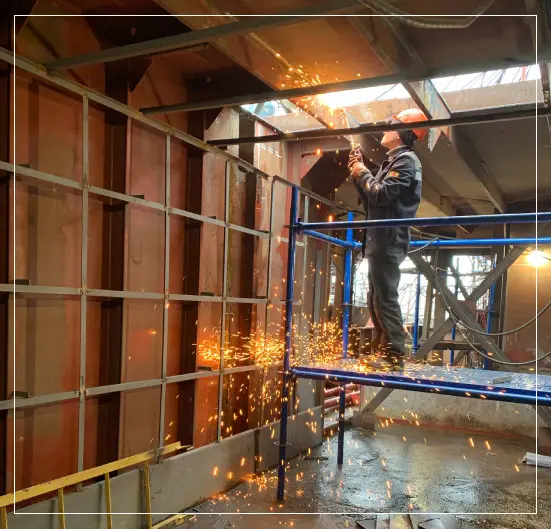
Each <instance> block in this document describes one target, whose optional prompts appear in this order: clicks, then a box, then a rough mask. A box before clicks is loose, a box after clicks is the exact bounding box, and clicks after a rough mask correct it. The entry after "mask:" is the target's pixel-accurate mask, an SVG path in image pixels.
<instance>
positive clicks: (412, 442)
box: [194, 424, 551, 529]
mask: <svg viewBox="0 0 551 529" xmlns="http://www.w3.org/2000/svg"><path fill="white" fill-rule="evenodd" d="M527 451H530V452H535V451H536V450H535V442H534V441H533V440H531V439H528V438H506V437H498V436H492V437H490V436H488V435H476V434H473V433H466V432H462V431H456V430H454V431H445V430H441V429H433V428H418V427H413V426H405V425H396V424H394V425H390V426H389V427H388V428H382V429H379V430H378V431H377V432H376V433H375V434H373V433H372V432H367V431H365V430H362V429H359V428H349V429H348V430H347V432H346V436H345V457H344V461H345V464H344V465H343V467H342V469H339V468H338V467H337V464H336V453H337V438H336V436H333V437H331V438H329V439H328V440H326V441H325V442H324V443H323V444H322V445H321V446H319V447H317V448H315V449H312V450H311V452H310V453H309V454H304V455H303V456H301V457H299V458H296V459H294V460H292V461H291V462H290V464H289V470H288V472H287V478H288V481H287V485H286V501H285V502H284V503H283V502H277V500H276V499H275V498H276V486H277V478H276V473H275V471H271V472H268V473H265V474H263V475H262V476H257V477H253V478H251V480H250V481H248V482H245V483H242V484H240V485H238V486H237V487H235V488H234V489H232V490H231V491H229V492H227V493H226V494H222V495H219V496H218V497H216V498H213V499H211V500H209V501H207V502H205V503H203V504H201V505H200V506H198V507H196V509H194V510H195V512H197V513H198V516H197V521H196V522H195V524H194V525H195V526H196V527H197V528H198V529H203V528H205V529H206V528H210V527H215V524H216V523H218V524H219V525H220V527H221V528H222V529H226V527H230V526H229V525H227V524H228V523H231V524H232V525H231V526H232V527H234V528H236V529H249V528H256V527H258V528H264V527H265V528H271V527H274V528H277V527H297V528H305V529H306V528H313V529H333V528H335V529H340V528H344V527H356V523H355V522H356V520H359V519H362V513H364V514H365V513H396V514H395V515H394V516H392V517H391V519H390V529H402V528H407V529H411V528H413V529H417V527H416V525H415V523H413V525H412V520H411V518H410V516H408V515H407V514H406V515H405V516H403V515H404V514H405V513H416V512H417V513H420V512H423V513H427V512H430V513H454V516H443V517H441V519H442V522H443V524H444V527H445V528H446V529H474V528H477V529H485V528H488V529H498V528H499V529H550V528H551V469H544V468H538V469H537V474H538V490H537V492H538V506H537V507H538V514H537V515H528V514H520V513H533V512H535V510H536V468H535V467H528V466H526V465H524V464H523V463H522V458H523V456H524V454H525V453H526V452H527ZM209 513H248V514H234V515H231V516H229V517H228V518H227V519H226V518H224V517H221V516H220V515H209ZM260 513H265V514H260ZM272 513H273V514H272ZM302 513H304V514H302ZM306 513H328V514H325V515H319V514H315V515H307V514H306ZM329 513H338V514H329ZM455 513H461V514H455ZM470 513H491V514H470ZM493 513H518V514H493ZM400 514H401V515H402V516H399V515H400ZM364 517H367V516H364ZM385 520H386V521H387V522H388V520H387V517H385V516H379V520H378V525H377V529H379V527H380V528H381V529H383V528H384V529H386V528H388V527H389V526H388V525H386V524H385ZM224 524H226V527H225V526H224ZM385 525H386V527H385ZM217 529H218V528H217Z"/></svg>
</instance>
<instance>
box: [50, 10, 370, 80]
mask: <svg viewBox="0 0 551 529" xmlns="http://www.w3.org/2000/svg"><path fill="white" fill-rule="evenodd" d="M364 8H365V6H364V5H362V3H361V2H358V1H357V0H330V1H328V2H325V3H322V4H320V3H316V4H314V5H312V6H306V7H301V8H298V9H295V10H293V11H290V12H286V13H277V14H274V16H262V15H259V16H258V17H252V18H245V19H244V20H238V21H237V22H230V23H227V24H224V23H223V24H218V25H216V26H213V27H207V28H204V29H197V30H195V31H189V32H187V33H180V34H178V35H170V36H168V37H161V38H158V39H153V40H148V41H143V42H134V43H132V44H126V45H124V46H116V47H113V48H107V49H105V50H101V51H96V52H91V53H84V54H82V55H75V56H73V57H63V58H60V59H55V60H54V61H51V62H49V63H48V64H46V67H47V68H49V69H52V70H60V69H63V70H67V69H70V68H78V67H81V66H88V65H91V64H98V63H106V62H113V61H119V60H122V59H129V58H132V57H142V56H144V55H151V54H157V53H163V52H169V51H173V50H180V49H182V48H184V49H185V48H186V47H189V46H197V45H198V44H205V43H208V42H212V41H215V40H218V39H223V38H227V37H237V36H241V35H245V34H247V33H253V32H256V31H262V30H264V29H271V28H276V27H279V26H289V25H291V24H298V23H305V22H309V21H310V20H316V19H318V18H321V17H323V16H325V15H327V14H329V13H335V12H342V11H346V12H348V13H351V12H354V11H358V10H361V9H364ZM184 11H185V9H184ZM92 16H93V15H92ZM182 28H183V26H182Z"/></svg>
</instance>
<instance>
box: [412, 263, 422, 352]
mask: <svg viewBox="0 0 551 529" xmlns="http://www.w3.org/2000/svg"><path fill="white" fill-rule="evenodd" d="M420 302H421V274H420V273H419V272H417V284H416V286H415V313H414V321H413V351H412V352H413V355H415V353H416V352H417V349H419V304H420Z"/></svg>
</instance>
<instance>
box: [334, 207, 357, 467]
mask: <svg viewBox="0 0 551 529" xmlns="http://www.w3.org/2000/svg"><path fill="white" fill-rule="evenodd" d="M353 219H354V214H353V213H348V220H353ZM352 237H353V232H352V230H351V229H347V230H346V242H347V243H351V242H352V240H353V239H352ZM343 279H344V281H343V282H344V292H343V297H342V301H343V303H342V357H343V358H347V356H348V332H349V330H348V327H349V325H350V302H351V299H352V296H351V292H352V248H350V247H348V248H347V249H346V252H345V254H344V278H343ZM345 408H346V386H345V385H342V386H341V390H340V392H339V439H338V453H337V464H338V465H342V464H343V459H344V426H345V424H344V410H345Z"/></svg>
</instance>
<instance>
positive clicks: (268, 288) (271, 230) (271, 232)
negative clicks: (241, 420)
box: [260, 178, 276, 426]
mask: <svg viewBox="0 0 551 529" xmlns="http://www.w3.org/2000/svg"><path fill="white" fill-rule="evenodd" d="M275 182H276V181H275V179H273V178H272V179H271V180H270V189H271V192H270V220H269V226H268V232H269V238H268V270H267V271H266V298H267V299H268V302H267V303H266V319H265V324H264V347H266V346H267V343H268V319H269V314H270V299H271V288H272V284H271V283H272V254H273V240H274V194H275ZM265 383H266V368H265V367H264V368H262V391H264V385H265ZM260 399H261V401H260V425H261V426H264V398H263V395H261V397H260Z"/></svg>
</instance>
